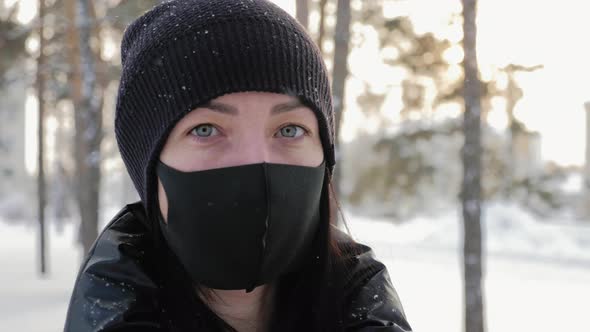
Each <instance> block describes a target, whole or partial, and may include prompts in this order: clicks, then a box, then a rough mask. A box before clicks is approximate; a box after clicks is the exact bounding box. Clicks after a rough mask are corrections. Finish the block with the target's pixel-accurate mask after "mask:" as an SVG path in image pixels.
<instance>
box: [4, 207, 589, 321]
mask: <svg viewBox="0 0 590 332" xmlns="http://www.w3.org/2000/svg"><path fill="white" fill-rule="evenodd" d="M486 212H487V214H488V217H487V218H486V219H485V220H486V222H485V231H486V234H487V236H488V241H487V247H488V257H487V259H486V262H487V266H486V278H485V290H486V293H485V294H486V304H485V305H486V309H487V313H486V318H487V324H488V331H489V332H510V331H519V332H520V331H535V332H545V331H547V332H548V331H572V332H577V331H580V332H586V331H588V326H589V324H588V321H587V318H586V317H587V311H588V308H589V307H590V224H586V225H584V224H581V223H577V224H576V223H566V222H558V221H553V222H543V223H542V222H538V221H536V220H534V218H532V217H530V216H529V215H528V214H526V213H525V212H523V211H522V210H520V209H518V208H517V207H514V206H510V205H505V204H495V205H491V206H489V207H488V208H487V209H486ZM347 220H348V224H349V226H350V229H351V231H352V233H353V235H354V236H355V238H356V239H358V240H359V241H361V242H364V243H367V244H369V245H371V246H372V247H373V248H374V250H375V252H376V255H377V257H378V258H379V259H380V260H382V261H383V262H384V263H385V264H386V265H387V267H388V269H389V272H390V275H391V278H392V281H393V283H394V285H395V287H396V289H397V291H398V293H399V295H400V297H401V299H402V302H403V304H404V308H405V311H406V314H407V316H408V319H409V321H410V323H411V324H412V326H413V328H414V330H415V331H437V332H438V331H442V332H447V331H449V332H455V331H461V330H462V321H463V319H462V312H463V309H462V306H463V304H462V281H461V278H462V272H461V260H460V252H461V244H460V243H461V242H460V227H459V226H460V223H459V220H460V218H459V217H458V215H457V213H451V212H449V213H446V214H444V215H442V216H439V217H436V218H434V217H432V218H426V217H422V218H416V219H414V220H412V221H411V222H406V223H403V224H400V225H394V224H391V223H389V222H387V221H385V220H382V221H380V220H375V219H366V218H363V217H361V216H356V215H352V214H347ZM74 231H75V228H74V227H73V226H71V225H66V226H65V228H64V230H63V232H62V233H58V232H57V230H56V228H55V227H54V226H53V225H52V226H51V227H50V228H49V233H50V240H49V246H48V251H49V254H50V255H49V261H48V263H49V270H50V275H49V276H48V277H45V278H39V277H38V274H37V265H38V262H37V250H38V249H37V247H36V243H37V234H36V228H35V226H34V225H32V224H29V225H15V224H8V223H5V222H2V221H1V220H0V266H2V270H1V273H0V331H27V332H41V331H43V332H46V331H49V332H52V331H61V330H62V328H63V323H64V318H65V313H66V309H67V305H68V301H69V296H70V292H71V288H72V286H73V283H74V280H75V277H76V273H77V269H78V264H79V262H80V260H81V257H80V252H79V249H77V248H76V247H75V246H74V245H73V243H74V241H73V239H74Z"/></svg>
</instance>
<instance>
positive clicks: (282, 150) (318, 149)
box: [271, 138, 324, 167]
mask: <svg viewBox="0 0 590 332" xmlns="http://www.w3.org/2000/svg"><path fill="white" fill-rule="evenodd" d="M275 151H276V155H275V156H278V157H275V158H271V159H274V162H278V163H281V164H291V165H299V166H308V167H316V166H319V165H320V164H321V163H322V161H324V149H323V148H322V144H321V143H320V141H319V139H318V140H315V139H311V138H308V139H306V140H305V141H304V142H302V144H295V145H292V146H289V145H285V144H283V143H279V144H278V146H277V148H276V150H275Z"/></svg>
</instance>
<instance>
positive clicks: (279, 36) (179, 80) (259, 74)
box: [115, 0, 335, 213]
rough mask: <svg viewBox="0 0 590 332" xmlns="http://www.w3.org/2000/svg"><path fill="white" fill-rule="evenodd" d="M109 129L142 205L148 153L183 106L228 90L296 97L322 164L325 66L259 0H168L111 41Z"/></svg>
mask: <svg viewBox="0 0 590 332" xmlns="http://www.w3.org/2000/svg"><path fill="white" fill-rule="evenodd" d="M121 58H122V66H123V70H122V75H121V81H120V86H119V91H118V96H117V108H116V116H115V134H116V138H117V143H118V146H119V150H120V152H121V156H122V158H123V161H124V162H125V166H126V167H127V170H128V172H129V174H130V176H131V179H132V180H133V183H134V185H135V187H136V189H137V191H138V192H139V195H140V197H141V200H142V202H143V204H144V206H145V208H146V211H147V212H148V213H151V212H152V211H150V210H151V209H150V208H153V207H150V205H151V203H150V202H151V201H152V200H153V199H155V197H156V192H157V187H156V183H157V182H156V175H155V161H156V160H157V159H158V158H159V155H160V152H161V149H162V148H163V146H164V143H165V142H166V139H167V137H168V135H169V133H170V131H171V130H172V128H173V127H174V125H175V124H176V123H177V122H178V121H179V120H180V119H181V118H182V117H183V116H184V115H186V114H187V113H188V112H190V111H192V110H194V109H195V108H197V107H198V106H200V105H202V104H204V103H206V102H208V101H209V100H211V99H214V98H216V97H219V96H222V95H224V94H228V93H232V92H244V91H264V92H274V93H282V94H288V95H291V96H296V97H298V98H299V99H300V100H301V102H302V103H303V104H305V105H306V106H308V107H309V108H310V109H312V110H313V111H314V112H315V114H316V116H317V119H318V124H319V128H320V136H321V141H322V145H323V149H324V155H325V160H326V165H327V166H328V168H329V170H330V171H332V169H333V167H334V164H335V158H334V114H333V108H332V97H331V93H330V86H329V80H328V74H327V70H326V67H325V64H324V62H323V60H322V57H321V54H320V52H319V50H318V48H317V47H316V45H315V44H314V42H313V41H312V39H311V38H310V37H309V35H308V34H307V33H306V31H305V30H304V28H303V27H302V26H301V25H300V24H299V23H298V22H297V21H296V20H295V19H294V18H293V17H291V16H290V15H289V14H288V13H286V12H285V11H283V10H282V9H281V8H279V7H278V6H277V5H275V4H273V3H271V2H270V1H267V0H174V1H169V2H166V3H164V4H161V5H158V6H156V7H154V8H153V9H151V10H150V11H148V12H147V13H145V14H144V15H142V16H141V17H140V18H138V19H137V20H136V21H134V22H133V23H132V24H131V25H130V26H129V27H128V28H127V29H126V30H125V34H124V36H123V42H122V44H121Z"/></svg>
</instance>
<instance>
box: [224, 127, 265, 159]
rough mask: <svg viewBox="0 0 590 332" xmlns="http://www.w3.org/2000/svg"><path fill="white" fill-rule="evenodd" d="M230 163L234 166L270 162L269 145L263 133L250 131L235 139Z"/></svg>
mask: <svg viewBox="0 0 590 332" xmlns="http://www.w3.org/2000/svg"><path fill="white" fill-rule="evenodd" d="M235 140H236V142H234V144H232V147H233V148H232V150H233V151H232V153H230V154H229V155H228V157H229V159H230V160H228V162H229V163H231V164H233V165H236V166H238V165H248V164H258V163H263V162H270V161H271V160H270V158H271V155H270V151H269V143H268V142H267V141H266V139H265V136H264V135H263V134H262V132H261V131H254V130H252V131H249V132H248V133H245V134H243V135H240V136H237V137H235Z"/></svg>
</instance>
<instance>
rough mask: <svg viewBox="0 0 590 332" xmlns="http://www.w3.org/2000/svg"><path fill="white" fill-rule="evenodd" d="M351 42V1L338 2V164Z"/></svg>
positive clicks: (337, 177)
mask: <svg viewBox="0 0 590 332" xmlns="http://www.w3.org/2000/svg"><path fill="white" fill-rule="evenodd" d="M349 41H350V0H338V9H337V12H336V31H335V32H334V67H333V69H332V95H333V99H334V101H333V102H334V112H335V113H336V119H335V121H336V123H335V125H336V142H335V143H336V144H335V146H336V163H337V164H338V163H339V162H340V160H341V159H342V154H341V153H340V151H339V150H338V147H339V146H340V144H338V142H339V141H340V138H339V137H340V128H341V126H342V112H343V111H344V97H345V95H344V90H345V89H344V88H345V86H346V78H347V77H348V48H349V44H350V43H349ZM341 169H342V168H336V173H335V174H334V188H335V189H336V193H337V194H340V193H341V186H340V185H341V178H342V176H341V175H342V174H341V171H340V170H341Z"/></svg>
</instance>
